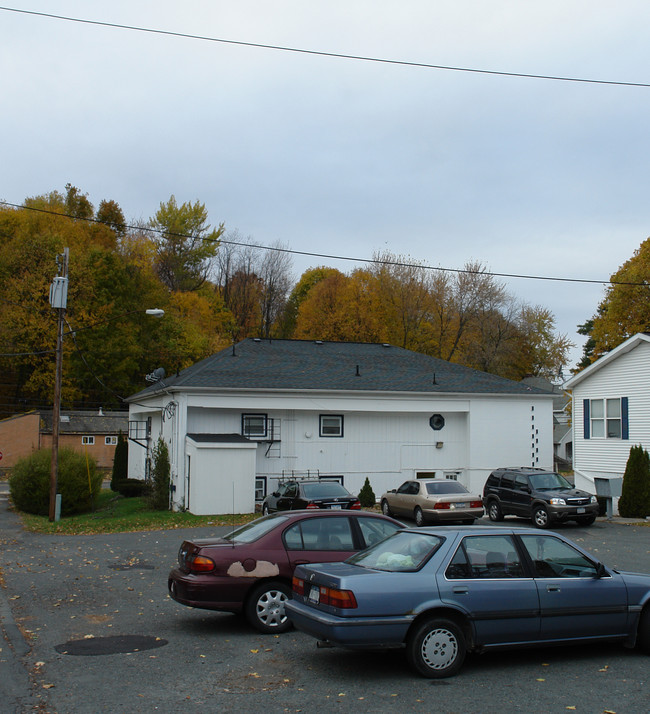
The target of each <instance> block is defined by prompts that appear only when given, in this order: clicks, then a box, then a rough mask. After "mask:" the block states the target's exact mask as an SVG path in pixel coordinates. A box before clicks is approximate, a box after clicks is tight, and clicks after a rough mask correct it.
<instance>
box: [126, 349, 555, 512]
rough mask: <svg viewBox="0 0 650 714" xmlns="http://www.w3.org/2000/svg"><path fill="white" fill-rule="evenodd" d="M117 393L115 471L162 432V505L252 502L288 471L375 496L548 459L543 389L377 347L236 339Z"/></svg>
mask: <svg viewBox="0 0 650 714" xmlns="http://www.w3.org/2000/svg"><path fill="white" fill-rule="evenodd" d="M128 401H129V403H130V412H129V437H130V439H131V445H130V448H129V476H130V477H132V478H145V476H146V473H147V468H148V467H147V463H148V460H149V459H150V457H151V449H152V446H153V445H154V444H155V442H156V441H157V439H158V437H159V436H160V437H162V438H163V439H164V440H165V441H166V443H167V444H168V448H169V454H170V463H171V474H172V500H173V505H174V507H175V508H186V509H188V510H189V511H191V512H192V513H197V514H206V513H208V514H209V513H224V512H231V511H234V512H249V511H252V510H253V509H254V507H255V504H256V503H259V502H260V501H261V500H262V499H263V498H264V496H265V495H266V494H267V493H268V492H270V491H272V490H274V488H275V487H276V485H277V483H278V482H279V481H280V480H281V479H282V478H286V477H289V476H292V475H294V476H305V475H307V474H309V475H320V476H327V477H334V478H337V479H338V480H340V481H341V482H342V483H343V484H344V485H345V486H346V488H348V489H349V490H350V491H352V492H353V493H358V492H359V490H360V489H361V487H362V486H363V484H364V481H365V479H366V477H369V479H370V483H371V485H372V488H373V490H374V492H375V495H376V496H377V497H379V496H380V495H381V494H382V493H383V492H384V491H385V490H387V489H390V488H396V487H397V486H399V485H400V484H401V483H402V481H404V480H405V479H410V478H417V477H425V476H426V477H432V476H434V475H435V476H437V477H440V478H455V479H458V480H459V481H461V482H462V483H464V484H465V485H466V486H467V487H468V488H470V489H471V490H474V491H479V492H482V489H483V484H484V482H485V479H486V478H487V476H488V475H489V473H490V471H492V470H493V469H494V468H497V467H499V466H515V465H516V466H538V467H543V468H551V467H552V464H553V417H552V410H553V394H552V393H550V392H547V391H544V390H541V389H537V388H535V387H531V386H528V385H525V384H521V383H518V382H513V381H511V380H508V379H503V378H501V377H497V376H495V375H491V374H486V373H483V372H478V371H476V370H472V369H469V368H466V367H462V366H460V365H457V364H451V363H449V362H446V361H444V360H440V359H435V358H432V357H428V356H426V355H422V354H418V353H415V352H411V351H409V350H405V349H401V348H398V347H393V346H391V345H387V344H386V345H382V344H363V343H337V342H324V341H320V340H317V341H308V340H268V339H247V340H244V341H242V342H240V343H238V344H236V345H233V347H232V348H228V349H226V350H223V351H221V352H219V353H217V354H215V355H213V356H212V357H208V358H207V359H205V360H203V361H201V362H198V363H197V364H195V365H193V366H192V367H189V368H188V369H186V370H184V371H182V372H180V373H179V374H177V375H175V376H173V377H171V378H164V379H162V380H161V381H159V382H157V383H156V384H153V385H152V386H150V387H148V388H147V389H145V390H143V391H142V392H139V393H138V394H136V395H133V396H132V397H130V398H129V400H128Z"/></svg>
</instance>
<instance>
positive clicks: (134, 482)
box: [115, 478, 149, 498]
mask: <svg viewBox="0 0 650 714" xmlns="http://www.w3.org/2000/svg"><path fill="white" fill-rule="evenodd" d="M115 490H116V491H117V492H118V493H119V494H121V495H122V496H124V498H134V497H140V496H146V495H147V494H148V493H149V484H148V483H147V482H146V481H143V480H142V479H139V478H125V479H122V480H121V481H118V482H117V488H116V489H115Z"/></svg>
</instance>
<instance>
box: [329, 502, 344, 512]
mask: <svg viewBox="0 0 650 714" xmlns="http://www.w3.org/2000/svg"><path fill="white" fill-rule="evenodd" d="M330 508H331V509H332V510H333V511H340V510H341V508H342V506H341V504H340V503H333V504H332V505H331V506H330Z"/></svg>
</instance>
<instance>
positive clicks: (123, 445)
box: [111, 431, 129, 491]
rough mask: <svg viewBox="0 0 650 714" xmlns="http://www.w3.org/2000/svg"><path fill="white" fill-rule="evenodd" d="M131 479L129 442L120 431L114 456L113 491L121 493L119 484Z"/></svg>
mask: <svg viewBox="0 0 650 714" xmlns="http://www.w3.org/2000/svg"><path fill="white" fill-rule="evenodd" d="M128 477H129V442H128V441H127V440H126V439H125V438H124V436H123V434H122V432H121V431H120V432H119V434H118V435H117V445H116V446H115V453H114V454H113V469H112V471H111V491H119V490H120V489H119V484H120V483H121V482H122V481H125V480H126V479H127V478H128Z"/></svg>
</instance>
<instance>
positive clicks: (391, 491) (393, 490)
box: [388, 488, 397, 493]
mask: <svg viewBox="0 0 650 714" xmlns="http://www.w3.org/2000/svg"><path fill="white" fill-rule="evenodd" d="M388 493H397V489H396V488H391V490H390V491H389V492H388Z"/></svg>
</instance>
